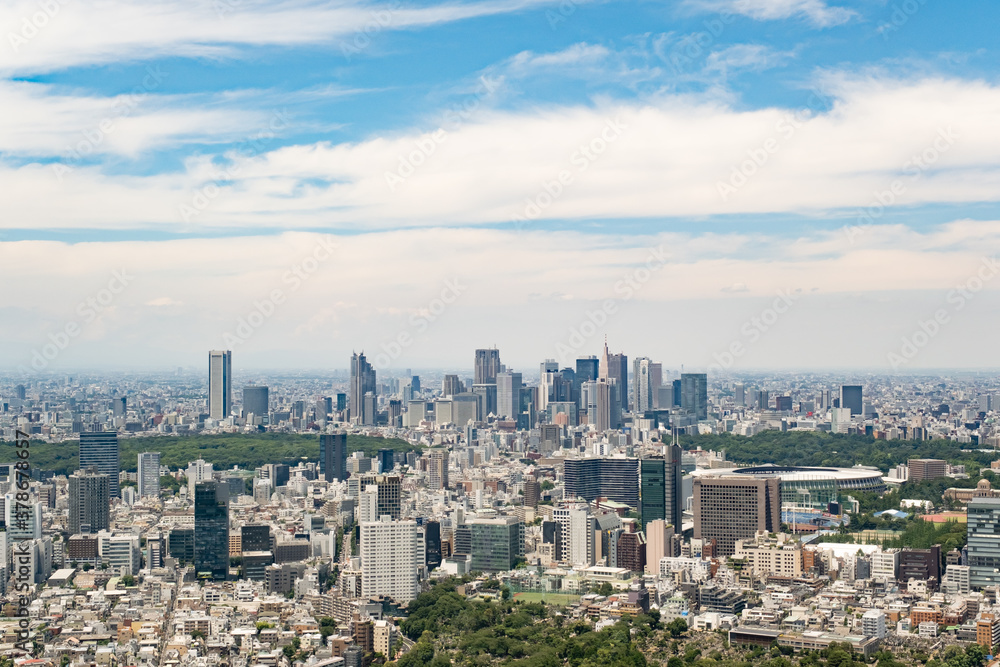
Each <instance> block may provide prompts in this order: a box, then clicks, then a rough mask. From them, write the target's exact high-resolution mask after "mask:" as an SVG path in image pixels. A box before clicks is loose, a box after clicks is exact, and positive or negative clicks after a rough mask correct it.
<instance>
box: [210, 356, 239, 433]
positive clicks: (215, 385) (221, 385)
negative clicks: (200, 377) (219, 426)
mask: <svg viewBox="0 0 1000 667" xmlns="http://www.w3.org/2000/svg"><path fill="white" fill-rule="evenodd" d="M232 409H233V353H232V351H230V350H211V351H210V352H209V353H208V416H209V417H210V418H212V419H214V420H216V421H220V420H222V419H225V418H226V417H228V416H229V414H230V413H231V412H232Z"/></svg>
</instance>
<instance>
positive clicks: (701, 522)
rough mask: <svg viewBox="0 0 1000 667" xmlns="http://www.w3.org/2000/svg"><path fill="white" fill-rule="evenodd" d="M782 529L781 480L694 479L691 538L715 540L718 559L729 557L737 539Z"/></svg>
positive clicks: (726, 476) (769, 478)
mask: <svg viewBox="0 0 1000 667" xmlns="http://www.w3.org/2000/svg"><path fill="white" fill-rule="evenodd" d="M762 530H763V531H767V532H769V533H775V532H778V531H779V530H781V480H780V479H779V478H777V477H757V478H752V477H746V476H744V475H722V476H719V477H716V476H697V477H695V478H694V537H695V539H699V540H712V539H714V540H717V543H718V554H717V555H718V556H732V555H733V554H734V553H735V551H736V541H737V540H749V539H752V538H753V537H754V535H756V534H757V532H758V531H762Z"/></svg>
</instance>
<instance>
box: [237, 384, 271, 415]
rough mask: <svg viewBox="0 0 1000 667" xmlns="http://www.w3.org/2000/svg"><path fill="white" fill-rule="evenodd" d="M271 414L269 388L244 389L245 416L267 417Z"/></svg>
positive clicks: (249, 387) (250, 386)
mask: <svg viewBox="0 0 1000 667" xmlns="http://www.w3.org/2000/svg"><path fill="white" fill-rule="evenodd" d="M268 412H269V398H268V388H267V387H263V386H256V385H247V386H246V387H243V414H244V415H249V414H253V416H255V417H267V415H268Z"/></svg>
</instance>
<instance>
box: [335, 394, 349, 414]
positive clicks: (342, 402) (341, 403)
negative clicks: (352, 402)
mask: <svg viewBox="0 0 1000 667" xmlns="http://www.w3.org/2000/svg"><path fill="white" fill-rule="evenodd" d="M346 409H347V394H344V393H338V394H337V412H343V411H344V410H346Z"/></svg>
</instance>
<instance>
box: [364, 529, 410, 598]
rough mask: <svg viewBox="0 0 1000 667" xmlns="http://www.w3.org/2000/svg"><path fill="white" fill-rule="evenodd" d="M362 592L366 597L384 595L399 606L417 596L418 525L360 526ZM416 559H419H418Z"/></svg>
mask: <svg viewBox="0 0 1000 667" xmlns="http://www.w3.org/2000/svg"><path fill="white" fill-rule="evenodd" d="M360 538H361V593H362V595H364V596H365V597H366V598H371V597H375V596H379V595H385V596H387V597H390V598H392V599H393V600H394V601H395V602H397V603H399V604H404V603H407V602H409V601H410V600H412V599H413V598H415V597H417V593H418V592H419V586H420V584H419V582H418V581H417V566H418V565H419V563H421V562H423V557H422V554H418V543H417V522H416V521H393V520H391V519H389V518H388V517H385V516H383V517H380V518H379V520H378V521H368V522H365V523H362V524H361V529H360ZM418 559H419V560H418Z"/></svg>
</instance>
